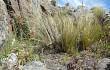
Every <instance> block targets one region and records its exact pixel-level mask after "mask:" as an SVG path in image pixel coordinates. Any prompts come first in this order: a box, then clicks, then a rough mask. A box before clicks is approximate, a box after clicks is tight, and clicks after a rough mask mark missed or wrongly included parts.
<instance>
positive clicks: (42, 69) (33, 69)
mask: <svg viewBox="0 0 110 70" xmlns="http://www.w3.org/2000/svg"><path fill="white" fill-rule="evenodd" d="M23 70H48V69H47V68H46V66H45V64H44V63H42V62H40V61H33V62H30V63H28V64H26V65H25V66H24V68H23Z"/></svg>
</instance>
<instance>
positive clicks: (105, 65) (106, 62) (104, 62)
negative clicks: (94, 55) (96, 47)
mask: <svg viewBox="0 0 110 70" xmlns="http://www.w3.org/2000/svg"><path fill="white" fill-rule="evenodd" d="M109 63H110V59H108V58H104V59H102V60H99V61H98V64H97V66H98V70H105V69H106V68H109V67H108V66H109Z"/></svg>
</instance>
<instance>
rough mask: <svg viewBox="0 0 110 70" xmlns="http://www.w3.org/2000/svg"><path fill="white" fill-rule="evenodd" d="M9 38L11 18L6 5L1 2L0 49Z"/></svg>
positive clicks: (0, 0) (1, 0)
mask: <svg viewBox="0 0 110 70" xmlns="http://www.w3.org/2000/svg"><path fill="white" fill-rule="evenodd" d="M8 36H9V18H8V13H7V9H6V5H5V3H4V2H3V0H0V48H1V47H2V46H3V45H4V43H5V41H6V39H7V38H8Z"/></svg>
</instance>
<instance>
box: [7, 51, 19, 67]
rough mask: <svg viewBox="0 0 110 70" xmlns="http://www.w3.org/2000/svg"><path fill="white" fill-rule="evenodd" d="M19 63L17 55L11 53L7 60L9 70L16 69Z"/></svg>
mask: <svg viewBox="0 0 110 70" xmlns="http://www.w3.org/2000/svg"><path fill="white" fill-rule="evenodd" d="M17 61H18V57H17V54H15V53H11V54H10V55H9V56H8V59H7V65H8V69H15V66H17Z"/></svg>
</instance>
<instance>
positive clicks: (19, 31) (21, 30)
mask: <svg viewBox="0 0 110 70" xmlns="http://www.w3.org/2000/svg"><path fill="white" fill-rule="evenodd" d="M14 20H15V24H14V32H15V35H16V37H17V38H18V39H20V40H22V39H28V38H29V36H30V35H29V32H30V31H29V26H28V23H26V21H27V20H26V19H25V18H24V17H23V16H19V17H15V18H14Z"/></svg>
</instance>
